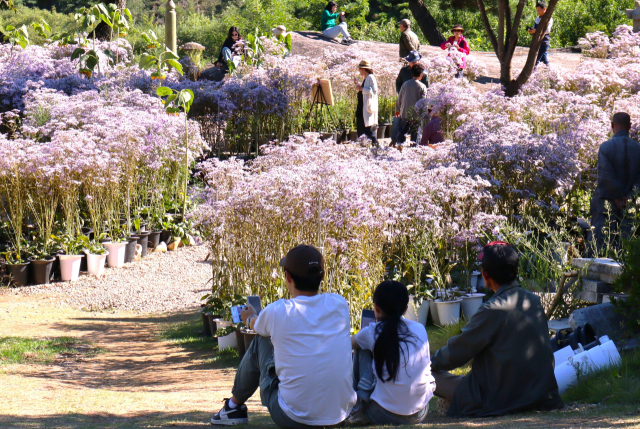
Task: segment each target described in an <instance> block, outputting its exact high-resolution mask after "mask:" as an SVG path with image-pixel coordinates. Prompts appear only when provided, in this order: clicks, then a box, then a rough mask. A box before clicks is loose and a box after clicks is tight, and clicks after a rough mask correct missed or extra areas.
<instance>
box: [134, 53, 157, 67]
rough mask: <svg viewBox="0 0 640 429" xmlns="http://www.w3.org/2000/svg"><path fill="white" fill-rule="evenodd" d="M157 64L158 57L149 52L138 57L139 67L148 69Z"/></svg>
mask: <svg viewBox="0 0 640 429" xmlns="http://www.w3.org/2000/svg"><path fill="white" fill-rule="evenodd" d="M157 64H158V59H157V58H156V57H155V56H153V55H149V54H142V56H141V57H140V63H139V64H138V65H139V66H140V68H141V69H150V68H154V67H156V65H157Z"/></svg>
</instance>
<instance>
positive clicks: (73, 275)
mask: <svg viewBox="0 0 640 429" xmlns="http://www.w3.org/2000/svg"><path fill="white" fill-rule="evenodd" d="M58 258H60V278H61V279H62V281H63V282H69V281H71V282H73V281H76V280H78V276H79V275H80V263H81V262H82V255H58Z"/></svg>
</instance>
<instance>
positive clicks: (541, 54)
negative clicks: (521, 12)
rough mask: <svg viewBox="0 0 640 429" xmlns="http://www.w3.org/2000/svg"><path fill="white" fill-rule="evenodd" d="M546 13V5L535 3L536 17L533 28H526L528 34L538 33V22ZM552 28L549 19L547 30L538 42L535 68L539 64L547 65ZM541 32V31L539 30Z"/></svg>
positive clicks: (551, 22)
mask: <svg viewBox="0 0 640 429" xmlns="http://www.w3.org/2000/svg"><path fill="white" fill-rule="evenodd" d="M546 11H547V5H546V4H545V2H543V1H539V2H538V3H536V12H538V17H537V18H536V20H535V21H534V24H533V28H531V27H527V31H529V34H536V32H537V31H538V27H539V26H540V21H541V20H542V15H544V14H545V12H546ZM552 26H553V18H549V23H548V24H547V28H546V29H545V30H544V37H543V38H542V41H541V42H540V48H538V58H537V59H536V66H537V65H538V64H540V62H543V63H545V64H546V65H549V57H548V55H547V54H548V52H549V42H550V41H551V27H552ZM540 30H542V29H540Z"/></svg>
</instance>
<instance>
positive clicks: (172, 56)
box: [162, 49, 180, 60]
mask: <svg viewBox="0 0 640 429" xmlns="http://www.w3.org/2000/svg"><path fill="white" fill-rule="evenodd" d="M162 55H163V56H164V58H165V59H166V60H177V59H179V58H180V57H178V56H177V55H176V54H174V53H173V52H171V51H170V50H168V49H167V50H166V51H164V52H163V53H162Z"/></svg>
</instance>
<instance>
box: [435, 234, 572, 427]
mask: <svg viewBox="0 0 640 429" xmlns="http://www.w3.org/2000/svg"><path fill="white" fill-rule="evenodd" d="M478 259H480V260H481V261H482V278H483V279H484V284H485V287H487V288H488V289H490V290H492V291H493V292H494V295H493V296H492V297H491V298H490V299H489V300H488V301H487V302H485V303H483V304H482V306H481V307H480V308H479V309H478V311H477V312H476V313H475V314H474V315H473V316H471V319H469V322H468V323H467V324H466V325H465V326H464V327H463V328H462V333H461V334H460V335H457V336H455V337H451V338H449V341H448V342H447V345H446V346H444V347H443V348H441V349H440V350H438V351H436V352H435V354H434V355H433V357H432V358H431V369H432V374H433V377H434V378H435V380H436V391H435V394H436V396H438V397H440V398H442V400H438V408H439V411H440V412H441V413H442V412H444V411H445V410H444V409H445V408H447V411H446V414H447V416H449V417H483V416H501V415H504V414H510V413H521V412H525V411H534V410H554V409H558V408H562V407H563V404H562V399H560V394H559V393H558V384H557V382H556V377H555V374H554V364H553V352H552V351H551V345H550V344H549V327H548V326H547V317H546V316H545V314H544V309H543V308H542V304H541V303H540V298H538V297H537V296H536V295H535V294H533V293H531V292H529V291H527V290H524V289H523V288H521V287H520V285H519V284H518V281H517V279H518V262H519V257H518V251H517V250H516V249H515V248H514V247H513V246H511V245H510V244H508V243H505V242H503V241H494V242H491V243H489V244H487V245H486V246H484V249H483V251H482V253H480V255H479V256H478ZM469 361H471V362H472V364H471V371H470V372H469V373H468V374H467V375H465V376H459V375H453V374H450V373H449V372H447V371H451V370H453V369H455V368H459V367H461V366H463V365H465V364H466V363H468V362H469ZM447 401H450V402H451V403H450V405H449V404H447Z"/></svg>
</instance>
